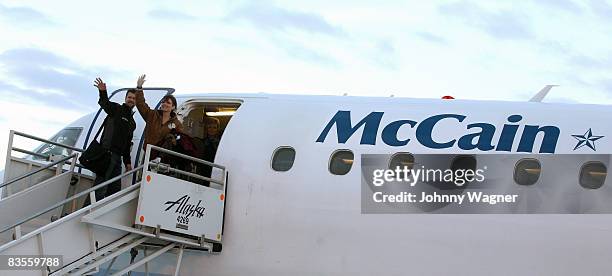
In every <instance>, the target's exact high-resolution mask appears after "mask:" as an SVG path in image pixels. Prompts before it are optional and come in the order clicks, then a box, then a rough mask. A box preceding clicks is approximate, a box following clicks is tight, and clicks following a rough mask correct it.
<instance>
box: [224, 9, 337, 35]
mask: <svg viewBox="0 0 612 276" xmlns="http://www.w3.org/2000/svg"><path fill="white" fill-rule="evenodd" d="M226 19H227V20H229V21H246V22H248V23H250V24H251V25H253V26H255V27H256V28H259V29H263V30H266V31H280V32H287V31H288V30H290V29H293V30H300V31H304V32H308V33H311V34H324V35H329V36H333V37H343V36H346V34H345V32H344V31H343V30H342V29H341V28H339V27H336V26H333V25H332V24H330V23H329V22H327V20H325V18H323V17H322V16H320V15H318V14H314V13H306V12H300V11H291V10H287V9H283V8H280V7H276V6H274V5H271V4H268V3H261V2H258V3H249V4H247V5H245V6H241V7H239V8H237V9H234V10H233V11H231V12H230V13H229V15H228V16H227V17H226Z"/></svg>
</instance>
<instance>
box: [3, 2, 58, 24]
mask: <svg viewBox="0 0 612 276" xmlns="http://www.w3.org/2000/svg"><path fill="white" fill-rule="evenodd" d="M0 16H1V17H3V18H4V19H7V20H9V21H11V22H13V23H15V24H18V25H20V26H21V25H24V24H34V25H45V26H48V25H55V23H54V22H53V21H52V20H51V19H49V17H47V16H46V15H44V14H43V13H41V12H39V11H37V10H35V9H32V8H28V7H8V6H5V5H2V4H0Z"/></svg>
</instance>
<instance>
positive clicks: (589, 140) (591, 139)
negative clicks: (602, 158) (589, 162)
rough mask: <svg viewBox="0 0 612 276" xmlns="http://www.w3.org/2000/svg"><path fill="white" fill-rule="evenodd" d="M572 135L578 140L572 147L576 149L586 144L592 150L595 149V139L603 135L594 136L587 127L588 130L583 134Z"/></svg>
mask: <svg viewBox="0 0 612 276" xmlns="http://www.w3.org/2000/svg"><path fill="white" fill-rule="evenodd" d="M572 137H574V138H576V140H578V144H576V146H575V147H574V150H577V149H579V148H581V147H584V146H587V147H589V148H591V149H592V150H595V141H597V140H599V139H601V138H603V137H604V136H596V135H593V132H592V131H591V129H590V128H589V130H588V131H587V132H586V133H585V134H584V135H572Z"/></svg>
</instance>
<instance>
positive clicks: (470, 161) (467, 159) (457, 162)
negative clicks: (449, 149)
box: [450, 155, 476, 183]
mask: <svg viewBox="0 0 612 276" xmlns="http://www.w3.org/2000/svg"><path fill="white" fill-rule="evenodd" d="M450 169H451V170H452V171H453V172H455V171H458V170H472V171H476V158H474V156H471V155H459V156H456V157H455V159H453V163H451V166H450ZM464 178H467V177H462V179H464ZM464 180H465V182H466V183H469V182H470V181H467V179H464Z"/></svg>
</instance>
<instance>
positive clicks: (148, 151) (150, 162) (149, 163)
mask: <svg viewBox="0 0 612 276" xmlns="http://www.w3.org/2000/svg"><path fill="white" fill-rule="evenodd" d="M153 150H156V151H159V152H163V153H166V154H171V155H174V156H178V157H181V158H185V159H188V160H191V161H194V162H198V163H201V164H204V165H208V166H210V167H213V168H218V169H221V170H222V172H223V173H222V174H221V175H225V171H226V169H225V166H222V165H219V164H215V163H212V162H209V161H206V160H203V159H199V158H195V157H192V156H189V155H186V154H182V153H178V152H175V151H171V150H169V149H165V148H161V147H158V146H155V145H151V144H148V145H147V149H146V155H145V164H146V165H147V168H146V170H148V169H149V168H148V166H158V167H159V166H160V164H159V163H155V162H154V160H149V158H150V156H151V152H152V151H153ZM169 170H171V171H173V172H177V173H180V174H183V175H187V176H191V177H194V178H198V179H202V180H206V181H210V182H214V183H217V184H219V185H221V186H225V178H221V180H217V179H212V178H208V177H205V176H200V175H195V174H193V173H190V172H186V171H183V170H179V169H175V168H169Z"/></svg>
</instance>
